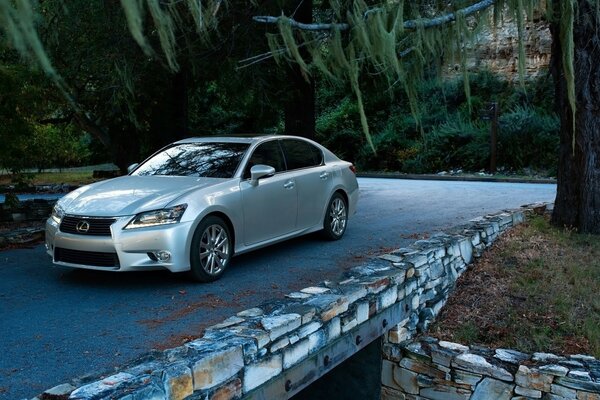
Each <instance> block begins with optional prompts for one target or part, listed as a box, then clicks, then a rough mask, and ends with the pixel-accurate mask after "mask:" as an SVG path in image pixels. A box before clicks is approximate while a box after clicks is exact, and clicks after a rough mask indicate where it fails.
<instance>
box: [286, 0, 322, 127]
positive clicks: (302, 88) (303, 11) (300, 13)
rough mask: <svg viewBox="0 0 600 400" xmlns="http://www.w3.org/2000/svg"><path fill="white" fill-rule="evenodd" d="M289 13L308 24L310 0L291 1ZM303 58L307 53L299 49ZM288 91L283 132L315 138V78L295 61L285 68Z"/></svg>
mask: <svg viewBox="0 0 600 400" xmlns="http://www.w3.org/2000/svg"><path fill="white" fill-rule="evenodd" d="M291 6H292V7H291V10H292V12H291V13H290V15H293V16H294V19H295V20H296V21H298V22H301V23H305V24H310V23H312V21H313V2H312V0H299V1H294V2H292V3H291ZM300 52H301V53H302V56H303V57H304V58H308V57H309V54H307V52H306V51H305V50H303V49H301V50H300ZM287 76H288V78H289V81H288V84H289V91H288V93H287V96H286V99H285V105H284V120H285V121H284V122H285V133H286V134H288V135H298V136H304V137H307V138H309V139H314V138H315V120H316V116H315V79H314V76H309V75H308V74H307V73H306V72H305V71H303V70H302V68H301V67H300V66H299V65H298V64H297V63H292V64H291V65H290V66H289V67H288V68H287Z"/></svg>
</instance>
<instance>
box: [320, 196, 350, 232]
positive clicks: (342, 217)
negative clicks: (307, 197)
mask: <svg viewBox="0 0 600 400" xmlns="http://www.w3.org/2000/svg"><path fill="white" fill-rule="evenodd" d="M347 226H348V203H347V202H346V199H345V198H344V196H342V195H341V194H340V193H339V192H336V193H334V194H333V196H331V200H329V204H328V205H327V211H326V213H325V220H324V221H323V234H324V236H325V238H326V239H328V240H339V239H341V238H342V236H344V233H345V232H346V227H347Z"/></svg>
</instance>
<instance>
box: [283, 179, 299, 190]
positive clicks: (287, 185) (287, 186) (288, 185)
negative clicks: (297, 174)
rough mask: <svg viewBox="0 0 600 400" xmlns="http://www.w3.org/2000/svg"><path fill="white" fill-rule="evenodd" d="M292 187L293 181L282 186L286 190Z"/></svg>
mask: <svg viewBox="0 0 600 400" xmlns="http://www.w3.org/2000/svg"><path fill="white" fill-rule="evenodd" d="M294 186H296V185H295V184H294V181H287V182H286V183H284V184H283V187H284V188H286V189H293V188H294Z"/></svg>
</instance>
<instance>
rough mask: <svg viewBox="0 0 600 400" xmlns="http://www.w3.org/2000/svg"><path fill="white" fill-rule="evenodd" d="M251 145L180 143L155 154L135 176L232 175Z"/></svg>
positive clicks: (226, 176) (208, 176) (223, 176)
mask: <svg viewBox="0 0 600 400" xmlns="http://www.w3.org/2000/svg"><path fill="white" fill-rule="evenodd" d="M248 147H249V144H247V143H183V144H177V145H174V146H172V147H169V148H166V149H164V150H162V151H160V152H158V153H156V154H155V155H153V156H152V157H151V158H149V159H148V160H146V161H145V162H144V163H143V164H142V165H140V166H139V167H138V168H137V169H136V170H135V171H134V172H133V173H132V174H131V175H133V176H148V175H169V176H197V177H207V178H231V177H233V174H235V171H236V170H237V168H238V166H239V165H240V162H241V160H242V158H243V157H244V154H245V153H246V150H248Z"/></svg>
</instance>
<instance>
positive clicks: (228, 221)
mask: <svg viewBox="0 0 600 400" xmlns="http://www.w3.org/2000/svg"><path fill="white" fill-rule="evenodd" d="M208 217H218V218H220V219H222V220H223V222H225V224H227V228H229V232H231V241H232V243H231V245H232V246H231V251H232V254H231V256H232V257H233V255H234V254H235V239H236V234H235V233H236V232H235V228H234V227H233V222H231V219H230V218H229V216H227V214H225V213H224V212H221V211H212V212H210V213H208V214H206V215H205V216H204V217H202V219H201V221H202V220H204V219H206V218H208Z"/></svg>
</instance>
